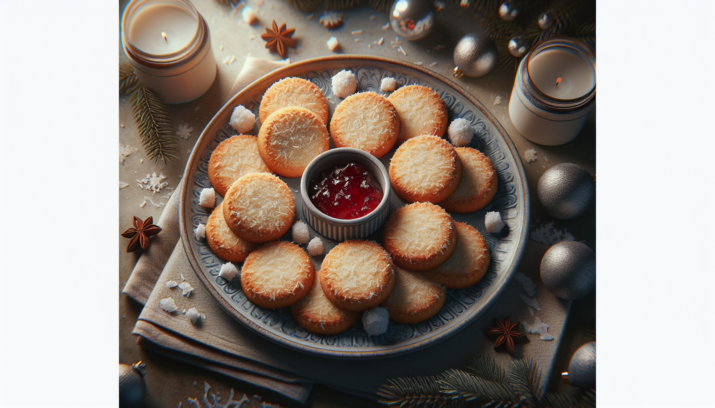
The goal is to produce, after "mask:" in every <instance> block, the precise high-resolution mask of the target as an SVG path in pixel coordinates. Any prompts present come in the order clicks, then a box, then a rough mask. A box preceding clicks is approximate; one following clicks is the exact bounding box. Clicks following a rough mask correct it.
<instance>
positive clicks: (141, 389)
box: [119, 361, 146, 408]
mask: <svg viewBox="0 0 715 408" xmlns="http://www.w3.org/2000/svg"><path fill="white" fill-rule="evenodd" d="M145 368H146V364H144V363H142V362H141V361H140V362H138V363H136V364H134V365H129V364H121V363H120V364H119V407H120V408H138V407H141V406H142V404H143V401H144V394H146V384H145V383H144V374H145V372H144V369H145Z"/></svg>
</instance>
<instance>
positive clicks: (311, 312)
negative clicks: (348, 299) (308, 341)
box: [290, 272, 360, 334]
mask: <svg viewBox="0 0 715 408" xmlns="http://www.w3.org/2000/svg"><path fill="white" fill-rule="evenodd" d="M290 314H291V315H292V316H293V319H294V320H295V321H296V323H298V325H300V327H302V328H304V329H305V330H308V331H309V332H311V333H318V334H338V333H342V332H344V331H345V330H347V329H349V328H350V326H352V325H353V324H354V323H355V322H356V321H357V320H358V318H359V317H360V313H358V312H351V311H349V310H343V309H340V308H337V307H335V305H333V304H332V303H330V301H329V300H328V298H327V297H325V294H324V293H323V289H322V288H321V286H320V277H319V272H316V274H315V282H314V283H313V287H312V288H310V292H308V294H307V295H306V296H305V297H304V298H303V299H301V300H300V301H299V302H298V303H296V304H294V305H293V306H291V307H290Z"/></svg>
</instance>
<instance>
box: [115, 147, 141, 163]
mask: <svg viewBox="0 0 715 408" xmlns="http://www.w3.org/2000/svg"><path fill="white" fill-rule="evenodd" d="M138 151H139V149H137V148H136V147H132V146H129V145H126V146H124V145H122V144H121V143H119V164H124V159H126V158H127V157H129V156H130V155H131V154H132V153H134V152H138Z"/></svg>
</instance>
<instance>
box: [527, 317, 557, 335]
mask: <svg viewBox="0 0 715 408" xmlns="http://www.w3.org/2000/svg"><path fill="white" fill-rule="evenodd" d="M521 325H522V327H524V330H526V331H528V332H529V333H531V334H539V338H540V339H541V340H544V341H550V340H553V339H554V336H552V335H550V334H549V333H548V332H549V325H547V324H546V323H544V322H542V321H541V319H539V317H538V316H534V323H532V324H528V323H526V322H523V321H522V322H521Z"/></svg>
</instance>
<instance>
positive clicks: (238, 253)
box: [206, 203, 256, 262]
mask: <svg viewBox="0 0 715 408" xmlns="http://www.w3.org/2000/svg"><path fill="white" fill-rule="evenodd" d="M206 243H207V244H209V248H211V252H213V253H214V254H216V256H218V257H219V258H221V259H223V260H224V261H228V262H243V261H245V260H246V257H247V256H248V254H250V253H251V251H253V250H254V249H255V248H256V244H254V243H252V242H248V241H246V240H243V239H241V238H239V237H238V236H237V235H236V234H234V233H233V231H231V229H230V228H229V227H228V224H226V221H225V220H224V219H223V203H221V204H219V205H218V206H217V207H216V208H214V210H213V212H211V216H210V217H209V220H208V222H207V223H206Z"/></svg>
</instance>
